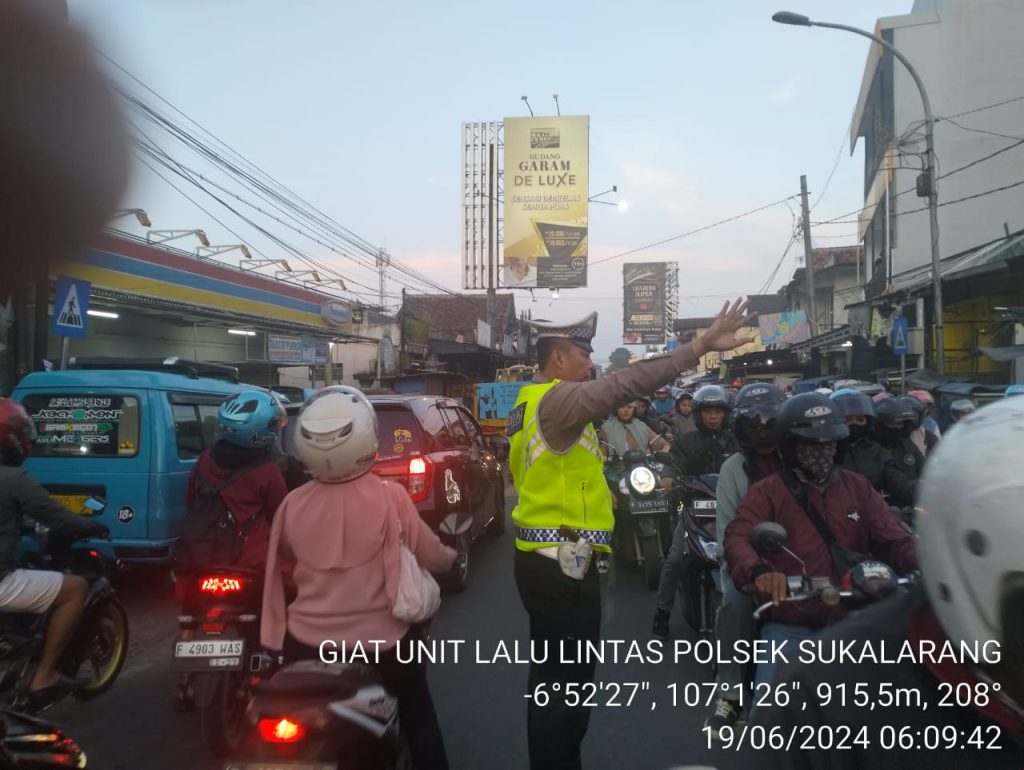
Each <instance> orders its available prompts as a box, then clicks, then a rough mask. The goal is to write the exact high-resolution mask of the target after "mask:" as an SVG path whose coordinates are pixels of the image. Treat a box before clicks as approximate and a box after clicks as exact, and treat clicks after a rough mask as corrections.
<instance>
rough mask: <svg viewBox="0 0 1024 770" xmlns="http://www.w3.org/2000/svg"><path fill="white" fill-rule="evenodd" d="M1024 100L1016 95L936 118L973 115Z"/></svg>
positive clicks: (1023, 97)
mask: <svg viewBox="0 0 1024 770" xmlns="http://www.w3.org/2000/svg"><path fill="white" fill-rule="evenodd" d="M1021 100H1024V96H1014V97H1013V98H1011V99H1005V100H1003V101H1001V102H994V103H993V104H986V105H985V106H984V107H976V108H974V109H973V110H965V111H964V112H958V113H956V114H954V115H949V116H948V117H944V118H943V117H940V118H936V120H949V118H961V117H963V116H964V115H973V114H974V113H975V112H982V111H983V110H991V109H992V108H993V107H1002V106H1003V105H1004V104H1012V103H1013V102H1019V101H1021Z"/></svg>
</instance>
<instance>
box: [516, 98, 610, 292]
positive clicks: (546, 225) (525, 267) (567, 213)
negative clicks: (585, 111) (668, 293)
mask: <svg viewBox="0 0 1024 770" xmlns="http://www.w3.org/2000/svg"><path fill="white" fill-rule="evenodd" d="M589 163H590V118H589V117H588V116H586V115H577V116H571V117H529V118H505V231H504V237H505V257H504V259H505V263H504V270H503V271H502V286H504V287H506V288H515V287H517V288H533V287H539V288H552V287H558V288H574V287H584V286H586V285H587V221H588V219H587V216H588V211H589V209H588V206H589V204H588V202H587V197H588V195H589V189H590V184H589V182H590V180H589Z"/></svg>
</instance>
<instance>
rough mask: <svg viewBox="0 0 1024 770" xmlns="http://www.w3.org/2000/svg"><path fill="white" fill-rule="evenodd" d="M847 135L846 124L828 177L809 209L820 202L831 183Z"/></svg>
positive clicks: (841, 155)
mask: <svg viewBox="0 0 1024 770" xmlns="http://www.w3.org/2000/svg"><path fill="white" fill-rule="evenodd" d="M849 136H850V127H849V126H847V127H846V130H845V131H844V132H843V138H842V139H841V140H840V141H839V149H838V150H837V151H836V159H835V161H834V162H833V163H832V170H831V171H829V172H828V179H826V180H825V185H824V187H822V188H821V193H820V194H819V195H818V199H817V200H816V201H814V203H813V204H812V205H811V208H810V210H811V211H814V209H815V207H817V205H818V204H819V203H821V199H822V198H824V197H825V193H827V192H828V186H829V185H830V184H831V183H832V177H833V176H835V173H836V169H838V168H839V160H840V158H842V157H843V147H845V146H846V140H847V139H848V138H849Z"/></svg>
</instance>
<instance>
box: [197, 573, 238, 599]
mask: <svg viewBox="0 0 1024 770" xmlns="http://www.w3.org/2000/svg"><path fill="white" fill-rule="evenodd" d="M243 588H245V581H244V580H242V579H241V578H236V577H222V576H214V575H210V576H207V577H201V578H199V590H200V591H202V592H203V593H204V594H213V595H214V596H223V595H224V594H233V593H238V592H239V591H241V590H242V589H243Z"/></svg>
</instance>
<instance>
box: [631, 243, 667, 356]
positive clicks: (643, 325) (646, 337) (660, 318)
mask: <svg viewBox="0 0 1024 770" xmlns="http://www.w3.org/2000/svg"><path fill="white" fill-rule="evenodd" d="M666 273H667V265H666V263H665V262H631V263H626V264H625V265H623V266H622V297H623V303H622V307H623V317H622V341H623V342H624V343H625V344H626V345H663V344H665V338H666V328H667V323H668V320H667V317H666V299H667V294H668V292H667V289H668V284H669V281H668V277H667V275H666Z"/></svg>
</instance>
